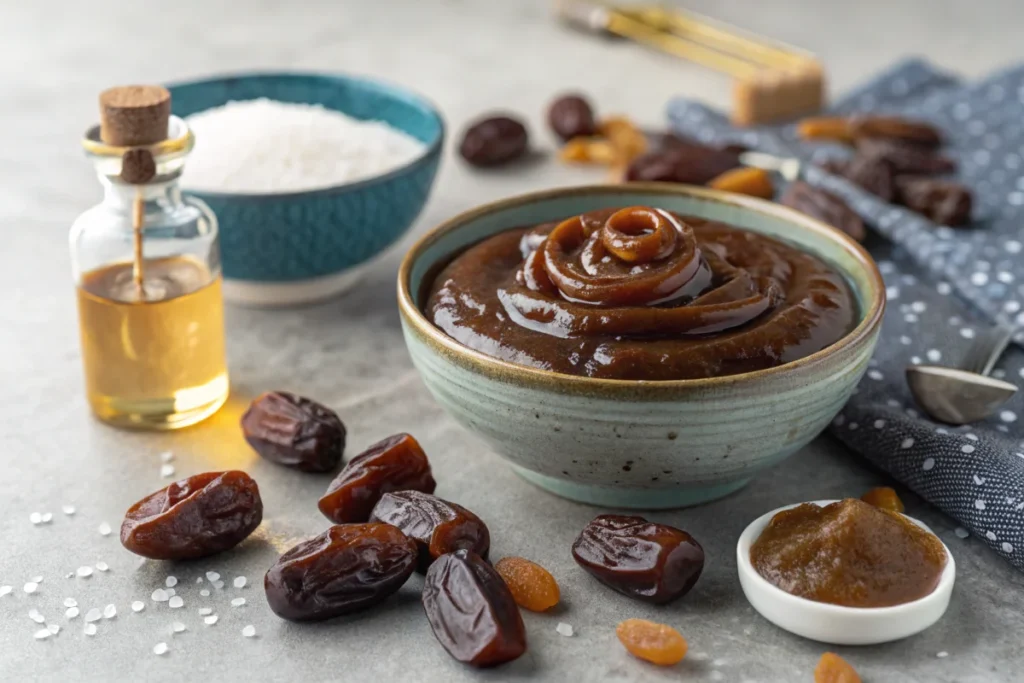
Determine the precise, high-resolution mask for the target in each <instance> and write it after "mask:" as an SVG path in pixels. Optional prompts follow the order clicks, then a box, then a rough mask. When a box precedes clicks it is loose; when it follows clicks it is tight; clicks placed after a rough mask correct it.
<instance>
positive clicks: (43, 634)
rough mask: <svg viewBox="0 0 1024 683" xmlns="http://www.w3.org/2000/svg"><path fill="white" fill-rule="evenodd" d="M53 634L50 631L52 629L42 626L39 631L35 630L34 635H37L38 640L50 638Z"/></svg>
mask: <svg viewBox="0 0 1024 683" xmlns="http://www.w3.org/2000/svg"><path fill="white" fill-rule="evenodd" d="M52 635H53V634H52V633H50V629H48V628H41V629H39V630H38V631H36V632H35V634H34V637H35V639H36V640H43V639H44V638H49V637H50V636H52Z"/></svg>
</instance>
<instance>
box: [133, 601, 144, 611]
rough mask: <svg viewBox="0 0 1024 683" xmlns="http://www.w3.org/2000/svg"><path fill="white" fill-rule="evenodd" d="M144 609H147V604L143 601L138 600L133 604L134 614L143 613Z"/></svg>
mask: <svg viewBox="0 0 1024 683" xmlns="http://www.w3.org/2000/svg"><path fill="white" fill-rule="evenodd" d="M144 609H146V603H144V602H142V600H136V601H135V602H133V603H132V611H133V612H141V611H142V610H144Z"/></svg>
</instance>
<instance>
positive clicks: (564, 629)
mask: <svg viewBox="0 0 1024 683" xmlns="http://www.w3.org/2000/svg"><path fill="white" fill-rule="evenodd" d="M555 630H556V631H558V633H559V634H561V635H563V636H565V637H566V638H568V637H570V636H571V635H572V625H571V624H567V623H565V622H564V621H560V622H558V626H556V627H555Z"/></svg>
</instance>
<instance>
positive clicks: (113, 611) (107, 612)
mask: <svg viewBox="0 0 1024 683" xmlns="http://www.w3.org/2000/svg"><path fill="white" fill-rule="evenodd" d="M116 616H117V607H115V606H114V605H107V606H106V607H104V608H103V618H104V619H113V618H114V617H116Z"/></svg>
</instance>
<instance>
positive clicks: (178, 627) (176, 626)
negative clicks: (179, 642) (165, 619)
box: [171, 621, 185, 633]
mask: <svg viewBox="0 0 1024 683" xmlns="http://www.w3.org/2000/svg"><path fill="white" fill-rule="evenodd" d="M184 630H185V624H183V623H181V622H180V621H176V622H174V623H173V624H171V632H172V633H181V632H183V631H184Z"/></svg>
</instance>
